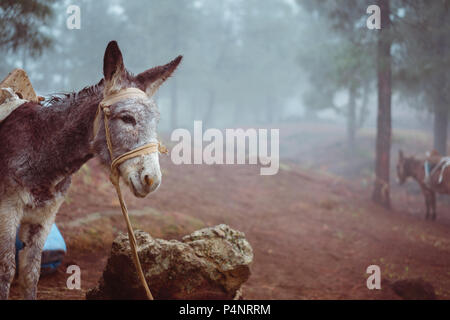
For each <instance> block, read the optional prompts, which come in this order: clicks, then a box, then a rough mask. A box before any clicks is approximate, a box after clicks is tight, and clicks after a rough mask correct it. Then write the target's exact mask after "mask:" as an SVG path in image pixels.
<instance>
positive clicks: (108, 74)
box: [103, 41, 125, 82]
mask: <svg viewBox="0 0 450 320" xmlns="http://www.w3.org/2000/svg"><path fill="white" fill-rule="evenodd" d="M124 71H125V66H124V65H123V58H122V52H120V49H119V45H118V44H117V42H116V41H111V42H110V43H108V46H107V47H106V51H105V56H104V58H103V75H104V77H105V80H106V82H110V81H113V80H114V79H115V78H116V77H120V76H121V75H122V73H123V72H124Z"/></svg>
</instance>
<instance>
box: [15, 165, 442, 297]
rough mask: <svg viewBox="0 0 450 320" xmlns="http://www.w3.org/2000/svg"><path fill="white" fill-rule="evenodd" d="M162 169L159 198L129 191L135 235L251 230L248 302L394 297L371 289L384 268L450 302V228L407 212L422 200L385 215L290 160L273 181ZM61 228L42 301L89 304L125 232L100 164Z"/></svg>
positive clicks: (89, 172)
mask: <svg viewBox="0 0 450 320" xmlns="http://www.w3.org/2000/svg"><path fill="white" fill-rule="evenodd" d="M161 167H162V168H164V171H163V175H164V182H163V184H162V187H161V188H160V190H158V192H157V193H156V194H154V195H151V196H150V197H148V198H146V199H144V200H142V199H135V198H134V197H133V196H132V195H131V194H130V193H129V192H126V195H125V196H126V201H127V203H128V206H129V208H130V211H131V216H132V222H133V224H134V226H135V228H140V229H142V230H145V231H148V232H150V233H151V234H152V235H153V236H154V237H162V238H166V239H172V238H175V239H178V238H180V237H181V236H182V235H184V234H186V233H190V232H191V231H193V230H195V229H198V228H201V227H204V226H212V225H215V224H219V223H226V224H229V225H230V226H231V227H233V228H235V229H238V230H241V231H243V232H245V234H246V236H247V238H248V240H249V242H250V243H251V245H252V246H253V249H254V253H255V259H254V263H253V266H252V276H251V278H250V280H249V281H248V283H247V284H246V285H245V296H246V298H248V299H391V298H397V297H396V296H395V295H394V294H393V293H392V292H391V291H389V290H381V291H369V290H368V289H367V288H366V285H365V283H366V279H367V275H366V274H365V270H366V268H367V267H368V266H369V265H371V264H377V265H379V266H380V267H381V271H382V277H383V278H384V279H388V280H393V279H402V278H414V277H422V278H423V279H425V280H426V281H429V282H430V283H431V284H433V286H434V287H435V289H436V293H437V294H438V296H439V298H442V299H449V298H450V269H449V265H450V227H449V226H448V225H446V224H440V223H431V222H426V221H423V220H422V217H420V218H419V217H415V216H412V215H411V214H409V213H408V207H409V206H411V205H412V206H416V207H419V206H422V205H423V204H422V199H421V198H420V197H416V198H414V199H409V200H408V201H406V202H405V201H404V205H403V206H397V209H396V210H395V211H393V212H388V211H385V210H383V209H381V208H379V207H377V206H374V205H373V204H371V202H370V201H369V200H368V199H369V197H370V190H371V189H370V186H367V187H364V186H361V185H360V184H359V183H350V182H347V181H345V180H343V179H340V178H338V177H336V176H333V175H327V174H324V173H320V172H314V171H311V170H308V171H305V170H302V169H301V168H300V167H298V166H297V165H294V164H292V163H283V164H282V166H281V168H282V169H281V170H280V172H279V174H278V175H276V176H271V177H270V176H269V177H267V176H266V177H264V176H260V175H259V169H258V168H257V167H255V166H206V165H205V166H174V165H172V164H171V162H170V160H169V159H165V160H163V161H162V164H161ZM402 197H403V198H402ZM405 197H406V196H405V194H400V193H399V194H395V195H394V199H397V198H399V199H403V200H405V199H406V198H405ZM57 223H58V225H59V226H60V229H61V231H62V233H63V235H64V237H65V239H66V242H67V246H68V255H67V258H66V260H65V261H64V266H63V267H62V268H60V270H59V271H58V273H56V274H54V275H51V276H47V277H43V278H42V279H41V281H40V284H39V298H40V299H84V294H85V292H86V291H87V290H88V289H89V288H91V287H93V286H95V285H96V283H97V280H98V278H99V277H100V274H101V272H102V270H103V267H104V265H105V263H106V258H107V255H108V251H109V249H110V246H111V242H112V240H113V239H114V237H115V236H116V235H117V233H118V232H119V231H125V225H124V222H123V221H122V216H121V213H120V209H119V206H118V203H117V200H116V199H115V197H114V193H113V189H112V187H111V186H110V185H109V183H108V180H107V176H106V174H105V173H104V172H103V171H102V170H100V169H99V165H98V164H97V163H96V162H95V161H92V162H90V163H89V164H88V166H85V167H83V169H82V170H81V172H79V173H78V174H77V175H76V176H75V178H74V183H73V186H72V189H71V191H70V193H69V197H68V200H67V201H66V203H65V204H64V205H63V207H62V208H61V210H60V212H59V214H58V217H57ZM70 264H77V265H79V266H80V267H81V270H82V290H81V291H70V290H68V289H66V285H65V283H66V279H67V276H68V275H66V274H65V273H64V272H65V270H66V268H65V266H67V265H70ZM17 297H18V294H17V285H16V284H14V286H13V289H12V298H17Z"/></svg>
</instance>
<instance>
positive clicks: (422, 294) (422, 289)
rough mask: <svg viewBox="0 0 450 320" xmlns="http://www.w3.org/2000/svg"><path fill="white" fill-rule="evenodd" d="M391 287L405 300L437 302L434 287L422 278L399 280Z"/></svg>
mask: <svg viewBox="0 0 450 320" xmlns="http://www.w3.org/2000/svg"><path fill="white" fill-rule="evenodd" d="M390 286H391V288H392V289H393V290H394V292H395V293H396V294H397V295H399V296H400V297H402V298H403V299H405V300H436V294H435V293H434V288H433V286H432V285H431V284H430V283H428V282H426V281H424V280H423V279H421V278H419V279H405V280H398V281H395V282H394V283H392V284H390Z"/></svg>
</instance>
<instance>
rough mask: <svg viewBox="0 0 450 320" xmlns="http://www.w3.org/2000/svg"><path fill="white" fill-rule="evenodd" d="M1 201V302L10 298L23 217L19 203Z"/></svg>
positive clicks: (8, 200)
mask: <svg viewBox="0 0 450 320" xmlns="http://www.w3.org/2000/svg"><path fill="white" fill-rule="evenodd" d="M11 200H12V199H4V200H2V201H0V300H6V299H8V296H9V288H10V286H11V282H12V280H13V278H14V272H15V270H16V261H15V257H16V233H17V228H18V226H19V221H20V219H21V215H22V209H21V207H20V203H19V202H18V201H11Z"/></svg>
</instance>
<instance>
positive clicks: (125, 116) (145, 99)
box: [93, 41, 181, 197]
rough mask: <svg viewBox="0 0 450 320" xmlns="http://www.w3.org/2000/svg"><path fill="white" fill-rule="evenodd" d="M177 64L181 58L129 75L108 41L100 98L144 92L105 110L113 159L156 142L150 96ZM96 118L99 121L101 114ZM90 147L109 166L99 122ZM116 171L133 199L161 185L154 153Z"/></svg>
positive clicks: (115, 47) (156, 116)
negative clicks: (107, 110) (134, 91)
mask: <svg viewBox="0 0 450 320" xmlns="http://www.w3.org/2000/svg"><path fill="white" fill-rule="evenodd" d="M180 61H181V56H179V57H177V58H176V59H175V60H173V61H171V62H169V63H168V64H166V65H164V66H158V67H155V68H151V69H148V70H147V71H144V72H142V73H140V74H139V75H137V76H133V75H131V74H130V73H128V72H127V70H126V69H125V66H124V63H123V58H122V53H121V52H120V49H119V47H118V45H117V42H115V41H111V42H110V43H109V44H108V47H107V48H106V51H105V57H104V61H103V73H104V97H105V98H106V97H108V96H111V95H113V94H115V93H117V92H119V91H121V90H123V89H127V88H138V89H140V90H142V91H144V92H145V93H146V94H145V95H140V96H136V97H133V96H131V97H130V96H128V97H126V98H124V99H122V100H120V101H117V102H115V103H114V104H112V105H111V106H110V107H109V116H108V127H109V134H110V137H111V144H112V153H113V158H114V159H115V158H117V157H118V156H120V155H122V154H124V153H126V152H129V151H132V150H134V149H136V148H139V147H141V146H144V145H146V144H149V143H158V137H157V124H158V121H159V112H158V108H157V106H156V104H155V103H154V101H153V100H152V96H153V94H154V93H155V92H156V91H157V90H158V88H159V87H160V86H161V84H162V83H163V82H164V81H165V80H166V79H167V78H168V77H169V76H170V75H171V74H172V73H173V71H174V70H175V69H176V68H177V66H178V64H179V63H180ZM100 117H101V119H103V114H100ZM93 148H94V150H95V153H96V154H97V155H98V156H99V158H100V159H101V161H102V163H103V164H105V165H106V166H108V167H109V166H110V165H111V162H112V160H113V159H111V157H110V154H109V150H108V146H107V141H106V133H105V125H104V123H103V121H99V127H98V131H97V133H96V136H95V137H94V141H93ZM118 168H119V173H120V175H121V177H122V179H123V180H124V181H125V183H126V184H127V185H128V186H129V187H130V189H131V190H132V192H133V193H134V195H135V196H137V197H145V196H146V195H147V194H148V193H150V192H152V191H154V190H156V189H157V188H158V187H159V185H160V183H161V170H160V167H159V155H158V153H157V152H156V153H151V154H147V155H141V156H138V157H135V158H132V159H129V160H126V161H125V162H123V163H122V164H121V165H120V166H119V167H118Z"/></svg>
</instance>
